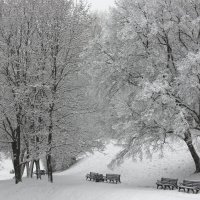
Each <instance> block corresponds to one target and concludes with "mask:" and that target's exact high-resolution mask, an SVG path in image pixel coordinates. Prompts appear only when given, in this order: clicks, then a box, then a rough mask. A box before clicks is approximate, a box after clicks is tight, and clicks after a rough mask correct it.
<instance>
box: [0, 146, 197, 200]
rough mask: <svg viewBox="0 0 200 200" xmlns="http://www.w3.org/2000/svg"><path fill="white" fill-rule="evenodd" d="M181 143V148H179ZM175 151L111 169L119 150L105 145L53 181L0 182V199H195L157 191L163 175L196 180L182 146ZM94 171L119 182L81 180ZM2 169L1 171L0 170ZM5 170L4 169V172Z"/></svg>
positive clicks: (192, 195) (191, 196) (188, 195)
mask: <svg viewBox="0 0 200 200" xmlns="http://www.w3.org/2000/svg"><path fill="white" fill-rule="evenodd" d="M180 146H181V148H180ZM177 149H178V150H177V152H176V153H172V152H170V151H168V150H167V151H166V152H167V153H166V154H165V157H164V158H163V159H159V156H158V155H155V156H154V157H153V158H152V161H150V160H147V159H144V160H143V161H142V162H141V161H138V162H132V160H127V161H125V162H124V164H123V165H122V166H120V167H118V168H116V169H114V171H111V170H110V169H108V168H107V164H108V163H109V161H110V160H111V159H112V157H113V155H114V154H116V153H117V151H118V150H119V148H118V147H115V146H114V145H108V147H107V149H106V150H105V152H104V153H99V152H96V153H94V154H93V155H90V156H88V157H86V158H84V159H82V160H81V161H79V162H78V163H77V164H76V165H75V166H73V167H71V168H70V169H69V170H67V171H64V172H60V173H56V174H55V175H54V183H53V184H51V183H48V182H47V180H46V177H44V176H43V179H42V180H36V179H35V178H34V179H32V180H28V179H26V178H24V179H23V183H20V184H18V185H15V184H14V181H13V180H2V181H0V200H4V199H6V200H46V199H48V200H100V199H101V200H102V199H103V200H107V199H109V200H110V199H112V200H131V199H133V200H147V199H148V200H179V199H181V200H185V199H188V200H190V199H199V198H200V194H187V193H183V192H178V191H177V190H174V191H169V190H157V189H156V187H155V182H156V180H157V179H160V178H161V177H162V176H164V177H172V178H179V180H180V181H181V180H182V179H184V178H189V179H199V180H200V174H195V175H194V174H193V171H194V166H193V162H192V160H191V158H190V155H189V153H188V152H186V150H185V147H184V146H183V145H179V146H178V147H177ZM90 171H94V172H99V173H103V174H105V173H110V172H111V173H120V174H121V180H122V183H121V184H109V183H96V182H90V181H86V180H85V174H86V173H88V172H90ZM1 172H2V171H1ZM4 172H5V171H4ZM1 174H2V173H0V177H1Z"/></svg>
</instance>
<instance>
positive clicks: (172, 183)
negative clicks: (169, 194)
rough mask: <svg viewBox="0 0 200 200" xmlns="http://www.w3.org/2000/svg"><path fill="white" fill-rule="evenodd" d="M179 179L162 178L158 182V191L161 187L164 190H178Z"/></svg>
mask: <svg viewBox="0 0 200 200" xmlns="http://www.w3.org/2000/svg"><path fill="white" fill-rule="evenodd" d="M177 182H178V179H171V178H161V180H158V181H157V182H156V185H157V189H158V188H159V187H161V188H162V189H167V188H169V189H172V190H173V189H174V188H177Z"/></svg>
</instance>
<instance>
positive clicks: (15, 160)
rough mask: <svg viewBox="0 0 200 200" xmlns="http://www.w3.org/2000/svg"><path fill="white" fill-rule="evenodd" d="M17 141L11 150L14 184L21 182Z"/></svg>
mask: <svg viewBox="0 0 200 200" xmlns="http://www.w3.org/2000/svg"><path fill="white" fill-rule="evenodd" d="M19 143H20V142H19V141H14V142H13V143H12V150H13V165H14V171H15V183H16V184H17V183H19V182H21V181H22V176H21V167H20V147H19V145H20V144H19Z"/></svg>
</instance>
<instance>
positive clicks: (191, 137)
mask: <svg viewBox="0 0 200 200" xmlns="http://www.w3.org/2000/svg"><path fill="white" fill-rule="evenodd" d="M102 27H103V28H102V29H101V31H100V32H99V34H96V37H95V39H94V40H93V42H91V43H90V46H88V48H87V53H86V55H87V56H88V60H87V61H88V63H87V66H89V67H90V71H89V72H88V73H89V74H90V75H91V77H92V84H94V85H95V87H96V88H98V92H97V93H98V95H99V101H100V102H101V103H102V105H103V106H105V105H106V106H108V107H109V109H107V110H105V112H104V114H105V115H106V116H107V118H108V119H109V120H107V122H109V123H110V125H111V128H112V133H113V135H112V136H113V137H114V138H116V139H118V141H119V143H121V144H122V146H123V150H122V151H121V152H120V153H119V154H118V155H117V157H116V158H115V159H114V160H113V162H112V163H111V165H112V164H116V163H121V161H122V160H123V158H125V157H127V156H133V157H134V156H136V155H138V154H139V155H140V156H142V153H143V152H144V151H145V152H146V153H147V154H148V155H151V154H152V153H153V152H155V151H158V150H161V151H162V149H163V146H164V145H165V144H170V145H171V144H173V142H174V141H178V140H181V141H184V142H185V144H186V145H187V147H188V149H189V151H190V153H191V156H192V158H193V160H194V162H195V168H196V172H200V157H199V155H198V151H197V149H196V148H197V147H198V142H199V130H200V98H199V97H200V52H199V44H200V2H199V1H198V0H190V1H187V0H173V1H172V0H150V1H149V0H137V1H132V0H118V1H116V5H115V7H114V8H113V9H112V10H111V13H110V16H109V17H108V20H107V23H106V24H104V25H103V26H102ZM102 97H103V98H102ZM107 111H109V113H108V112H107Z"/></svg>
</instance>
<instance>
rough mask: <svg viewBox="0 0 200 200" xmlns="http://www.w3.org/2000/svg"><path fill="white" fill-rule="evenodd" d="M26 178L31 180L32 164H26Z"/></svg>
mask: <svg viewBox="0 0 200 200" xmlns="http://www.w3.org/2000/svg"><path fill="white" fill-rule="evenodd" d="M26 176H27V178H30V177H31V176H30V164H29V162H26Z"/></svg>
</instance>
